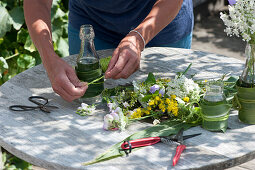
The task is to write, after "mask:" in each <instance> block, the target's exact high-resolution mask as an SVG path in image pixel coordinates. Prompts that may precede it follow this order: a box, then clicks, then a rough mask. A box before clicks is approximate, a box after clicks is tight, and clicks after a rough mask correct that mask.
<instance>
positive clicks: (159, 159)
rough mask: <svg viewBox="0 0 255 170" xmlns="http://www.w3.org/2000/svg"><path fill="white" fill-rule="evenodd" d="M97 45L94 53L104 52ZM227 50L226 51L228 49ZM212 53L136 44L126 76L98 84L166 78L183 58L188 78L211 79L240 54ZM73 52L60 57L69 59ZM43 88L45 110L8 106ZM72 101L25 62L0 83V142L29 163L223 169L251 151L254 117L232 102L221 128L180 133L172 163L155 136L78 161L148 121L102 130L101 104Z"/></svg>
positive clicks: (170, 152) (235, 65)
mask: <svg viewBox="0 0 255 170" xmlns="http://www.w3.org/2000/svg"><path fill="white" fill-rule="evenodd" d="M112 52H113V50H102V51H99V52H98V54H99V56H100V57H107V56H110V55H112ZM230 57H231V56H230ZM230 57H226V56H222V55H217V54H213V53H207V52H202V51H193V50H186V49H177V48H162V47H154V48H147V49H145V50H144V51H143V52H142V58H141V67H140V69H139V70H138V71H137V72H135V73H134V74H133V75H132V76H130V77H129V78H128V79H125V80H124V79H120V80H110V79H109V80H106V81H105V87H106V88H109V87H114V86H117V85H121V84H126V83H128V82H132V80H142V79H145V78H146V76H147V74H148V72H153V73H154V74H155V75H159V76H161V77H170V78H173V77H174V76H175V74H176V73H177V72H180V71H183V70H185V68H187V67H188V65H189V64H190V63H192V67H191V68H190V70H189V71H188V73H187V74H188V75H194V74H195V76H194V79H214V78H219V77H221V76H222V75H223V74H225V73H230V74H231V75H240V74H241V71H242V69H243V65H244V63H243V61H240V60H237V59H234V58H230ZM75 58H76V56H75V55H73V56H68V57H65V58H64V59H65V60H66V61H67V62H68V63H70V64H71V65H74V63H75V61H76V60H75ZM35 95H36V96H37V95H39V96H43V97H46V98H48V99H49V100H50V104H51V105H55V106H58V107H59V109H57V110H54V111H52V112H51V113H44V112H41V111H39V110H36V111H35V110H34V111H26V112H14V111H10V110H9V109H8V107H9V106H10V105H13V104H21V105H31V103H30V102H29V101H28V100H27V99H28V97H30V96H35ZM79 105H80V104H79V103H78V102H71V103H68V102H66V101H64V100H63V99H62V98H61V97H60V96H58V95H57V94H56V93H54V92H53V90H52V88H51V84H50V82H49V80H48V77H47V73H46V72H45V70H44V68H43V66H42V65H38V66H35V67H33V68H31V69H28V70H26V71H24V72H22V73H20V74H18V75H17V76H15V77H14V78H12V79H11V80H9V81H7V82H6V83H4V84H3V85H2V86H1V87H0V146H1V147H3V148H4V149H6V150H7V151H9V152H11V153H12V154H14V155H16V156H17V157H19V158H21V159H23V160H25V161H28V162H30V163H32V164H34V165H37V166H40V167H43V168H46V169H61V170H62V169H100V170H101V169H111V170H113V169H223V168H227V167H231V166H235V165H238V164H241V163H243V162H246V161H249V160H251V159H253V158H255V147H252V146H255V125H245V124H243V123H241V122H239V120H238V116H237V111H234V110H232V111H231V114H230V117H229V120H228V121H229V122H228V123H229V127H230V129H228V130H227V132H226V133H215V132H209V131H206V130H204V129H202V128H201V127H199V126H198V127H193V128H191V129H189V130H187V131H185V132H184V135H186V134H193V133H202V134H201V135H200V136H197V137H194V138H190V139H187V140H185V143H186V145H187V148H186V150H185V151H184V152H183V154H182V156H181V158H180V160H179V162H178V164H177V165H176V166H175V167H172V158H173V156H174V152H175V149H176V146H168V145H165V144H163V143H158V144H156V145H153V146H148V147H144V148H142V149H139V150H137V151H136V152H133V153H132V154H130V155H129V156H128V157H120V158H116V159H112V160H109V161H105V162H101V163H97V164H93V165H89V166H83V165H82V163H83V162H86V161H90V160H92V159H93V158H95V157H96V156H98V155H99V154H101V153H103V152H104V151H106V150H107V149H108V148H109V147H110V146H112V145H114V144H115V143H118V142H120V141H122V140H123V139H125V138H126V137H128V136H129V135H131V134H132V133H134V132H136V131H138V130H142V129H145V128H148V127H150V126H152V125H151V124H147V123H142V122H136V123H134V124H131V125H130V126H129V127H128V128H127V130H125V131H122V132H120V131H114V132H112V131H105V130H103V128H102V126H103V116H104V115H105V114H106V113H107V112H108V109H107V108H106V106H105V105H101V106H99V107H98V108H97V112H96V115H94V116H89V117H81V116H79V115H77V114H76V113H75V111H76V109H77V107H78V106H79Z"/></svg>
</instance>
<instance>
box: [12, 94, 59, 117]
mask: <svg viewBox="0 0 255 170" xmlns="http://www.w3.org/2000/svg"><path fill="white" fill-rule="evenodd" d="M28 100H29V101H31V102H32V103H34V104H37V105H38V106H25V105H12V106H10V107H9V109H10V110H12V111H30V110H36V109H40V110H41V111H43V112H46V113H50V110H51V109H58V107H57V106H50V105H47V104H48V103H49V100H48V99H46V98H44V97H41V96H31V97H29V98H28Z"/></svg>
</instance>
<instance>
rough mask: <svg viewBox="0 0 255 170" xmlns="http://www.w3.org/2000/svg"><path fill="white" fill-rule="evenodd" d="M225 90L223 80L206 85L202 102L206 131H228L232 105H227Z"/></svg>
mask: <svg viewBox="0 0 255 170" xmlns="http://www.w3.org/2000/svg"><path fill="white" fill-rule="evenodd" d="M223 89H224V84H223V81H222V80H218V81H210V82H208V83H207V85H206V93H205V95H204V97H203V99H202V100H201V102H200V106H201V109H202V117H203V122H202V127H203V128H204V129H207V130H210V131H220V130H221V131H223V132H225V131H226V130H227V127H228V117H229V111H230V109H231V107H232V104H228V103H227V99H226V96H225V95H224V92H223Z"/></svg>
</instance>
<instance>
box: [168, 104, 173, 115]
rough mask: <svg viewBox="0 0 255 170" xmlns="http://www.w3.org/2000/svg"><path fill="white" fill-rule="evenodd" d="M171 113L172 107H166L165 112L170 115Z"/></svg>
mask: <svg viewBox="0 0 255 170" xmlns="http://www.w3.org/2000/svg"><path fill="white" fill-rule="evenodd" d="M171 111H172V106H171V105H168V107H167V112H168V113H170V112H171Z"/></svg>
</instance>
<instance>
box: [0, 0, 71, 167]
mask: <svg viewBox="0 0 255 170" xmlns="http://www.w3.org/2000/svg"><path fill="white" fill-rule="evenodd" d="M51 23H52V39H53V43H54V49H55V51H56V52H57V54H58V55H59V56H60V57H64V56H68V38H67V24H68V0H53V2H52V8H51ZM40 63H41V59H40V56H39V53H38V51H37V50H36V48H35V46H34V44H33V43H32V40H31V38H30V36H29V33H28V29H27V26H26V24H25V18H24V11H23V0H1V1H0V86H1V85H2V84H3V83H4V82H6V81H8V80H9V79H11V78H12V77H14V76H15V75H17V74H18V73H21V72H22V71H25V70H26V69H29V68H31V67H33V66H35V65H38V64H40ZM0 161H1V160H0ZM2 161H3V162H4V169H7V170H27V169H32V166H31V165H30V164H28V163H27V162H25V161H22V160H20V159H18V158H16V157H15V156H13V155H11V154H9V153H6V152H4V153H3V160H2Z"/></svg>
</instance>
